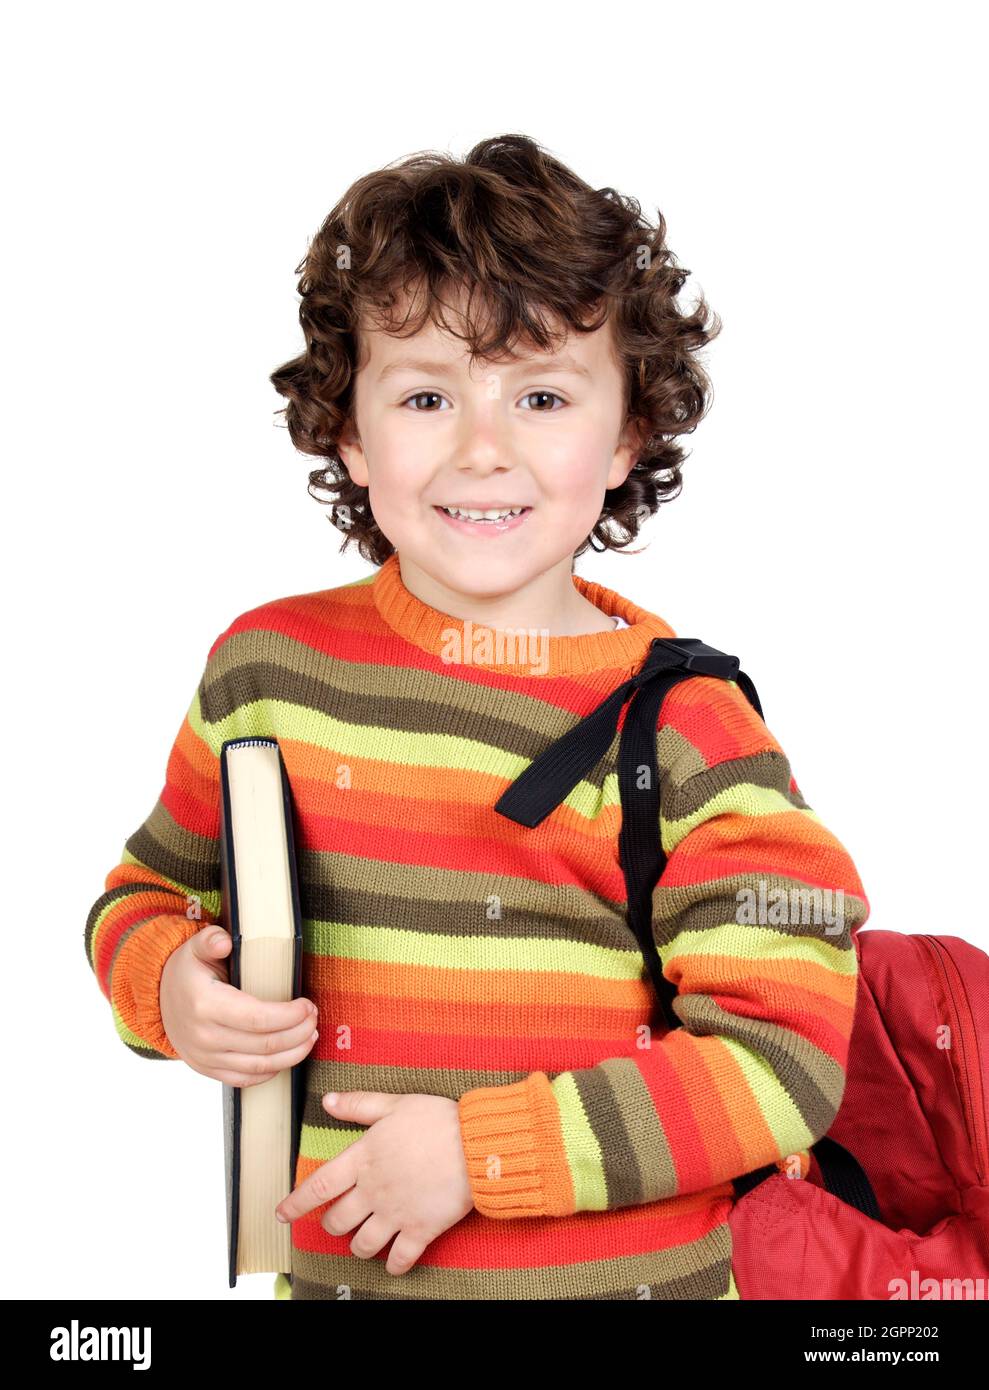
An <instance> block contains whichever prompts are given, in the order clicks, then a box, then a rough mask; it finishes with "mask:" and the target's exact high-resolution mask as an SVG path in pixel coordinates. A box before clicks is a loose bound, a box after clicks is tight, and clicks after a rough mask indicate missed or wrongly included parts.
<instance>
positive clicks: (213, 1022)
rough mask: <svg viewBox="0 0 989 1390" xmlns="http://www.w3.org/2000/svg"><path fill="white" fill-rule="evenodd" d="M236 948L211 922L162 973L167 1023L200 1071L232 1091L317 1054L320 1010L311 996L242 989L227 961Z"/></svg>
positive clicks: (177, 1043) (174, 954)
mask: <svg viewBox="0 0 989 1390" xmlns="http://www.w3.org/2000/svg"><path fill="white" fill-rule="evenodd" d="M232 946H233V942H232V940H231V938H230V933H229V932H228V931H226V930H225V929H224V928H223V927H218V926H214V925H207V926H205V927H203V929H202V931H199V932H197V933H196V935H195V936H191V937H190V938H189V940H188V941H186V942H185V943H184V944H183V945H182V946H179V947H178V948H177V949H176V950H174V951H173V952H172V954H171V955H170V956H169V957H168V960H167V961H166V962H165V968H164V969H163V970H162V972H161V986H160V989H159V991H158V997H159V1004H160V1007H161V1021H162V1023H163V1024H164V1027H165V1033H166V1035H167V1037H168V1040H169V1042H170V1043H171V1044H172V1046H173V1047H174V1048H175V1051H176V1052H177V1053H178V1054H179V1056H180V1057H181V1058H182V1060H183V1062H187V1063H188V1065H189V1066H190V1067H192V1069H193V1071H198V1072H200V1073H201V1074H202V1075H203V1076H211V1077H213V1078H214V1080H216V1081H223V1082H225V1083H226V1084H227V1085H228V1086H258V1085H260V1084H261V1082H262V1081H270V1080H271V1078H272V1077H273V1076H276V1075H277V1074H278V1072H280V1071H283V1070H284V1069H285V1068H286V1067H294V1066H295V1064H296V1063H297V1062H301V1061H302V1059H303V1057H305V1056H306V1054H307V1053H308V1052H309V1051H310V1049H311V1048H312V1045H313V1043H314V1041H315V1029H316V1006H315V1004H311V1003H310V1002H309V1000H308V999H290V1000H288V1001H287V1002H282V1003H275V1002H274V1001H272V1000H267V999H256V998H255V997H254V995H253V994H246V993H245V992H244V991H243V990H240V989H237V988H236V987H235V986H234V985H232V984H230V983H229V979H228V971H227V964H226V959H225V957H226V956H228V955H229V954H230V951H231V948H232Z"/></svg>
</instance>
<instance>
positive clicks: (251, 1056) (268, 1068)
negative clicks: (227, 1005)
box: [215, 1038, 312, 1077]
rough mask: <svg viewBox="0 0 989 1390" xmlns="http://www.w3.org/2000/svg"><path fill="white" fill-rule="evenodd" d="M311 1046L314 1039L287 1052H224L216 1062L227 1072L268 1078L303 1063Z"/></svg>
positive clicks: (307, 1039) (309, 1039)
mask: <svg viewBox="0 0 989 1390" xmlns="http://www.w3.org/2000/svg"><path fill="white" fill-rule="evenodd" d="M311 1046H312V1039H311V1038H306V1040H305V1042H304V1043H301V1044H299V1045H298V1046H297V1047H291V1048H289V1049H288V1050H287V1051H285V1052H272V1053H269V1054H267V1055H263V1054H262V1053H260V1052H226V1051H224V1052H221V1053H220V1054H219V1056H218V1057H217V1058H216V1059H215V1061H216V1062H222V1064H223V1066H224V1068H225V1069H226V1070H227V1071H233V1072H241V1073H243V1074H244V1075H245V1076H250V1077H258V1076H267V1075H269V1074H271V1073H277V1072H280V1071H284V1070H285V1069H286V1067H294V1066H295V1065H296V1064H297V1063H298V1062H301V1061H302V1059H303V1057H305V1055H306V1053H307V1052H308V1051H309V1049H310V1047H311Z"/></svg>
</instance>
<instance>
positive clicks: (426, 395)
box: [402, 391, 566, 415]
mask: <svg viewBox="0 0 989 1390" xmlns="http://www.w3.org/2000/svg"><path fill="white" fill-rule="evenodd" d="M534 397H546V398H548V399H550V400H554V401H559V402H560V404H561V405H566V401H565V400H564V399H563V397H562V396H558V395H557V394H556V392H555V391H527V392H526V394H525V395H524V396H523V397H522V399H523V400H524V401H528V400H532V399H533V398H534ZM445 399H446V397H445V396H441V395H440V393H439V392H438V391H417V392H416V394H415V395H414V396H408V397H407V398H406V399H405V400H404V401H403V402H402V404H403V405H410V404H411V403H412V402H413V401H423V400H436V401H442V400H445ZM415 409H416V410H417V411H420V412H421V413H423V414H426V415H435V414H436V411H434V410H429V409H426V410H425V411H421V407H420V406H418V405H417V406H416V407H415ZM552 413H553V412H552V408H550V410H537V411H536V414H537V415H551V414H552Z"/></svg>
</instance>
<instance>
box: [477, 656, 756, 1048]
mask: <svg viewBox="0 0 989 1390" xmlns="http://www.w3.org/2000/svg"><path fill="white" fill-rule="evenodd" d="M738 664H739V663H738V657H735V656H728V655H727V654H726V653H725V652H722V651H718V649H717V648H716V647H709V646H708V645H707V643H705V642H702V641H701V640H700V639H699V638H697V637H677V638H668V637H656V638H654V639H653V641H652V643H651V644H650V649H649V654H648V655H647V657H646V659H645V661H644V662H643V664H642V666H641V667H640V668H639V670H638V671H637V672H636V673H635V675H634V676H630V677H629V679H628V680H626V681H624V682H623V683H622V684H621V685H620V686H618V687H617V688H616V689H615V690H613V691H612V692H611V694H610V695H608V696H607V697H606V698H605V699H604V700H603V701H602V702H601V704H600V705H598V707H597V708H596V709H594V710H592V711H591V713H590V714H587V715H585V716H584V718H583V719H581V720H580V721H579V722H578V723H577V724H575V725H574V726H573V728H571V729H568V730H567V732H566V733H565V734H564V735H563V737H562V738H559V739H557V741H556V742H555V743H553V744H551V745H550V747H549V748H547V749H545V750H544V751H543V752H542V753H540V755H539V756H538V757H537V758H535V759H533V761H532V762H531V763H530V764H529V766H528V767H527V768H526V769H525V771H524V772H522V773H521V775H520V776H519V777H517V778H516V780H515V781H514V782H513V783H512V785H511V786H510V787H508V788H507V789H506V790H505V791H504V792H503V793H502V795H501V797H499V799H498V801H496V802H495V807H494V809H495V810H496V811H497V812H498V814H499V815H502V816H506V817H507V818H508V819H509V820H513V821H516V822H518V824H519V825H525V826H529V827H533V826H536V825H539V824H540V822H541V821H543V820H545V818H546V817H547V816H548V815H549V813H550V811H552V810H554V809H555V807H557V806H559V804H560V803H561V801H563V800H564V799H565V798H566V797H567V796H568V795H569V793H570V792H571V791H573V789H574V787H575V786H576V785H577V783H578V782H579V781H580V780H581V778H583V777H586V776H587V775H588V773H589V772H590V771H591V770H592V769H593V768H594V767H595V766H596V765H597V763H598V762H599V761H600V760H601V758H603V757H604V755H605V753H606V752H607V751H608V748H609V747H610V746H611V742H612V740H613V738H614V736H615V733H616V731H617V728H618V719H619V715H620V713H621V710H622V707H623V706H624V705H625V703H626V701H627V700H629V699H631V703H630V704H629V708H628V710H627V712H626V716H625V724H624V726H623V729H622V738H621V744H620V747H619V759H618V787H619V794H620V796H621V803H622V828H621V834H620V836H619V857H620V860H621V865H622V871H623V873H624V875H625V885H626V889H627V893H628V917H629V925H630V926H631V928H632V930H633V932H634V933H635V937H636V940H637V941H638V943H639V948H640V950H641V952H642V956H643V959H644V960H645V963H646V966H647V968H648V970H649V974H650V978H651V979H652V983H653V987H654V989H655V991H656V997H657V1000H658V1002H659V1005H660V1007H661V1008H662V1010H663V1014H664V1016H665V1018H666V1021H667V1024H668V1026H669V1027H670V1028H677V1027H679V1026H680V1020H679V1019H678V1018H677V1016H676V1014H675V1013H674V1011H673V1000H674V999H675V998H676V986H675V985H674V984H672V983H671V981H669V980H667V979H666V977H665V976H664V975H663V966H662V962H661V960H660V958H659V952H658V951H657V949H656V942H655V938H654V936H653V931H652V892H653V888H654V887H655V885H656V883H657V882H658V880H659V876H660V874H661V873H662V872H663V868H664V866H665V864H666V856H665V854H664V853H663V850H662V846H661V844H660V840H659V824H660V822H659V767H658V764H657V759H656V737H657V731H658V728H659V715H660V709H661V707H662V704H663V700H664V699H665V698H666V695H667V693H668V691H670V690H671V689H672V687H673V686H674V685H676V684H677V683H678V682H679V681H682V680H687V679H689V677H691V676H719V677H720V678H721V679H723V680H735V679H737V680H738V683H739V685H741V686H743V689H745V688H746V687H748V689H745V693H746V695H748V698H749V699H750V700H751V699H752V698H753V695H754V693H755V687H754V686H753V685H752V682H751V681H750V680H749V679H748V677H747V676H745V673H744V672H740V671H739V669H738ZM743 678H744V685H743ZM749 689H751V691H752V694H749ZM757 699H758V697H756V700H757Z"/></svg>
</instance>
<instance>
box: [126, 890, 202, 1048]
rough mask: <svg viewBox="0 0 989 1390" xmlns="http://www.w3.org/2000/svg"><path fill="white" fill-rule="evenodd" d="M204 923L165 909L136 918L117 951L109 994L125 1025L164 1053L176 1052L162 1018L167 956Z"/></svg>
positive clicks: (143, 1040) (193, 934) (142, 1039)
mask: <svg viewBox="0 0 989 1390" xmlns="http://www.w3.org/2000/svg"><path fill="white" fill-rule="evenodd" d="M205 925H206V924H205V923H204V922H202V921H196V920H190V919H187V918H185V917H181V916H178V915H177V914H173V913H167V914H163V915H160V916H155V917H149V918H147V919H146V920H145V921H143V922H139V923H138V924H137V926H136V927H134V929H133V930H132V931H131V932H130V933H129V935H128V936H126V937H125V938H124V940H123V942H122V943H121V946H120V949H119V951H118V952H117V956H116V959H115V961H114V963H113V970H112V972H111V975H110V997H111V999H112V1001H113V1003H114V1005H115V1006H116V1008H117V1010H118V1012H119V1014H120V1017H121V1018H122V1020H123V1022H124V1023H125V1024H126V1026H127V1027H128V1028H129V1029H130V1031H131V1032H132V1033H134V1034H135V1035H136V1036H137V1037H138V1038H140V1039H141V1041H142V1042H144V1043H146V1044H147V1045H148V1046H149V1047H152V1048H154V1049H155V1050H156V1051H157V1052H160V1053H161V1054H162V1055H163V1056H165V1057H170V1058H177V1057H178V1055H179V1054H178V1053H177V1052H176V1051H175V1048H174V1047H173V1046H172V1044H171V1043H170V1042H169V1040H168V1036H167V1034H166V1032H165V1027H164V1024H163V1023H162V1021H161V1003H160V1001H159V997H158V994H159V990H160V988H161V974H162V971H163V970H164V968H165V962H166V961H167V960H168V957H169V956H170V955H171V954H172V952H173V951H174V950H176V949H177V948H178V947H179V946H181V945H182V944H183V942H186V941H188V940H189V938H190V937H192V936H195V935H196V933H197V932H198V931H201V930H202V928H203V927H204V926H205Z"/></svg>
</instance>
